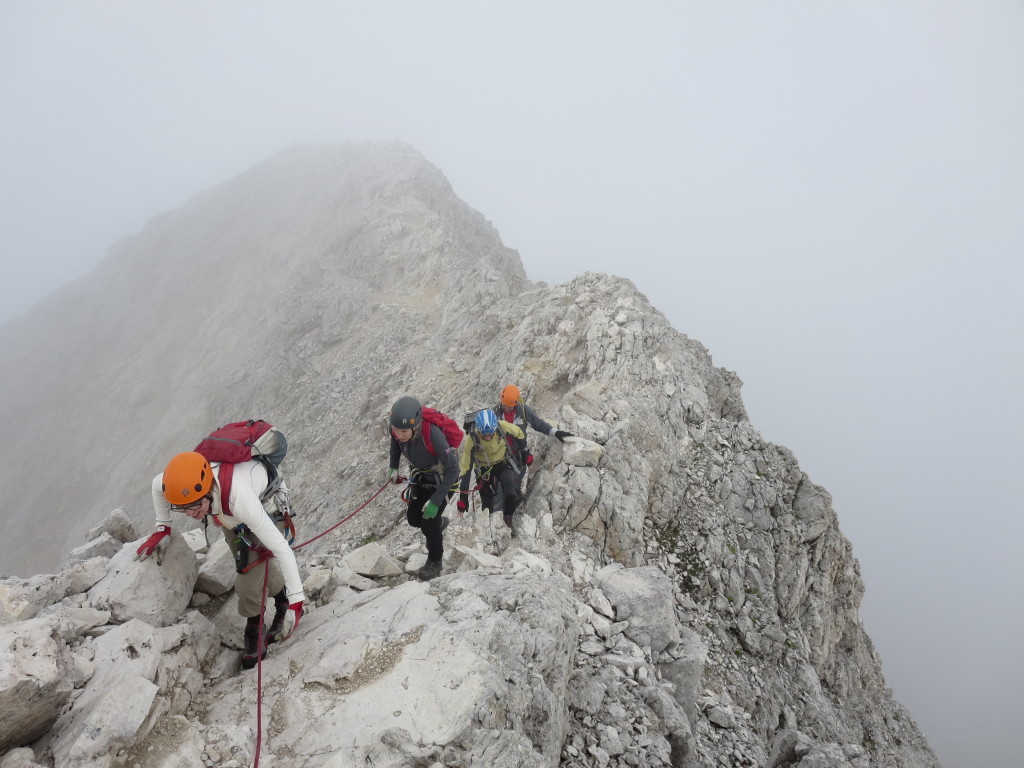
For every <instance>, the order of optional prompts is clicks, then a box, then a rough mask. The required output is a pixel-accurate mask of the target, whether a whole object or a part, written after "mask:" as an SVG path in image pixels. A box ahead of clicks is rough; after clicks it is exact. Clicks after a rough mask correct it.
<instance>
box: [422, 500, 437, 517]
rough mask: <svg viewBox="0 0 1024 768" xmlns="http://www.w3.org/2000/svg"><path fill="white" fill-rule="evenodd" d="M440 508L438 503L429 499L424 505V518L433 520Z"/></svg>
mask: <svg viewBox="0 0 1024 768" xmlns="http://www.w3.org/2000/svg"><path fill="white" fill-rule="evenodd" d="M439 509H440V507H439V506H437V504H435V503H434V502H432V501H428V502H427V503H426V505H424V507H423V519H424V520H433V519H434V518H435V517H437V512H438V510H439Z"/></svg>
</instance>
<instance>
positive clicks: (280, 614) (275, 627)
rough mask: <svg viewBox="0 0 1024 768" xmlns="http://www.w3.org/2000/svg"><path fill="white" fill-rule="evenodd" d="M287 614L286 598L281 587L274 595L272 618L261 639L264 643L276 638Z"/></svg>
mask: <svg viewBox="0 0 1024 768" xmlns="http://www.w3.org/2000/svg"><path fill="white" fill-rule="evenodd" d="M287 614H288V599H287V598H286V597H285V596H284V590H283V589H282V590H281V591H280V592H279V593H278V594H276V595H274V620H273V621H272V622H270V626H269V627H268V628H267V634H266V635H264V638H266V639H265V640H264V641H263V642H264V644H265V645H270V644H271V643H272V642H274V641H275V640H277V636H278V634H280V632H281V630H282V629H284V619H285V616H286V615H287Z"/></svg>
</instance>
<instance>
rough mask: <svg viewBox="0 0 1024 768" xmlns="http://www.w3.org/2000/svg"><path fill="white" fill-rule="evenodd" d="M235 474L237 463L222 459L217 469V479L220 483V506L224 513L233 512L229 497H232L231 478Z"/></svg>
mask: <svg viewBox="0 0 1024 768" xmlns="http://www.w3.org/2000/svg"><path fill="white" fill-rule="evenodd" d="M234 476H235V465H234V464H229V463H228V462H226V461H222V462H221V464H220V467H218V469H217V481H218V482H219V483H220V507H221V509H222V510H223V511H224V514H226V515H230V514H231V507H229V506H228V499H230V498H231V480H232V479H233V478H234Z"/></svg>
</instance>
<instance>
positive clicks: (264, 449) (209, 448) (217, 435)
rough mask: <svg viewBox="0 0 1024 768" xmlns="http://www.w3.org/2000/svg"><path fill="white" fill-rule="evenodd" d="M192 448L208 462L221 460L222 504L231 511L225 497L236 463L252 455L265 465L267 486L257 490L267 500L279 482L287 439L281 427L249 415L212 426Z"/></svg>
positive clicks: (228, 495) (226, 509) (219, 471)
mask: <svg viewBox="0 0 1024 768" xmlns="http://www.w3.org/2000/svg"><path fill="white" fill-rule="evenodd" d="M195 450H196V453H201V454H202V455H203V456H205V457H206V459H207V460H208V461H210V462H220V468H219V469H218V472H217V479H218V481H219V482H220V499H221V508H222V509H224V511H225V512H226V513H227V514H229V515H230V514H231V510H230V509H229V508H228V499H229V498H230V497H231V480H232V478H233V476H234V472H235V464H239V463H241V462H243V461H252V460H253V459H255V460H257V461H259V462H260V463H261V464H262V465H263V466H264V467H266V469H267V479H268V481H269V482H268V484H267V489H266V490H265V491H264V492H263V493H262V494H260V501H266V500H267V499H268V498H270V497H271V496H272V495H274V493H275V492H276V491H277V490H278V488H279V487H280V486H281V482H282V478H281V472H280V470H279V469H278V467H279V466H280V465H281V462H282V461H284V457H285V455H286V454H287V453H288V441H287V440H286V439H285V436H284V433H283V432H281V430H279V429H278V428H277V427H274V426H271V425H270V424H268V423H267V422H266V421H263V419H255V420H254V419H249V420H248V421H235V422H232V423H231V424H225V425H224V426H223V427H221V428H220V429H215V430H214V431H213V432H211V433H210V434H209V435H208V436H207V437H205V438H203V440H202V442H200V443H199V445H197V446H196V449H195Z"/></svg>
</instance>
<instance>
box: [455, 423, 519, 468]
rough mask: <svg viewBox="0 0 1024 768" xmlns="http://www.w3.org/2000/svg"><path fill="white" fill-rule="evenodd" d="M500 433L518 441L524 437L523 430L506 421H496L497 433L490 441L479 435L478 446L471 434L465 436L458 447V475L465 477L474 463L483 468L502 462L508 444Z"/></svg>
mask: <svg viewBox="0 0 1024 768" xmlns="http://www.w3.org/2000/svg"><path fill="white" fill-rule="evenodd" d="M502 432H504V434H505V435H511V436H512V437H515V438H518V439H519V440H522V439H523V438H524V437H526V435H524V434H523V430H521V429H520V428H519V427H517V426H516V425H515V424H509V423H508V422H507V421H501V420H499V421H498V431H497V432H495V433H494V437H492V438H491V439H490V440H484V439H483V438H482V437H480V436H479V435H478V436H477V438H476V439H477V440H479V441H480V445H479V446H477V445H476V441H475V440H474V436H473V435H472V434H469V435H466V439H465V440H463V441H462V445H461V446H460V447H459V450H460V453H459V474H460V475H462V476H465V475H466V473H467V472H469V469H470V467H472V466H473V464H474V463H475V464H476V466H477V467H480V468H485V467H490V466H493V465H495V464H500V463H501V462H503V461H504V460H505V454H506V452H507V451H508V444H507V441H506V440H505V437H504V436H503V435H502Z"/></svg>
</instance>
